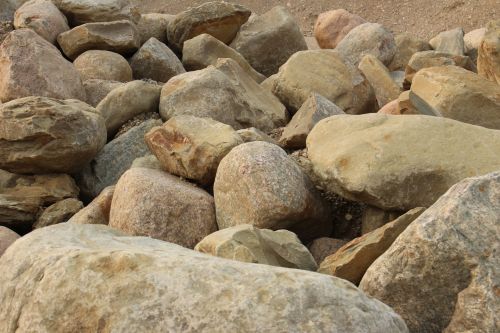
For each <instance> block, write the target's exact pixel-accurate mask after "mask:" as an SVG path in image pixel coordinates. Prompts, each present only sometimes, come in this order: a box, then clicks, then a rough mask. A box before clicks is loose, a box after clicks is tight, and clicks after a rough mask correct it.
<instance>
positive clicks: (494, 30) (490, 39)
mask: <svg viewBox="0 0 500 333" xmlns="http://www.w3.org/2000/svg"><path fill="white" fill-rule="evenodd" d="M477 67H478V72H479V75H481V76H484V77H485V78H487V79H488V80H490V81H493V82H496V83H498V84H500V20H496V21H491V22H490V23H488V25H487V26H486V32H485V35H484V38H483V39H482V42H481V45H480V46H479V50H478V59H477Z"/></svg>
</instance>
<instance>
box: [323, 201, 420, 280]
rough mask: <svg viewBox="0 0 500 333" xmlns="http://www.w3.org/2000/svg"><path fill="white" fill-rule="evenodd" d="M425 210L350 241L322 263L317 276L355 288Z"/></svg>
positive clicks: (416, 211)
mask: <svg viewBox="0 0 500 333" xmlns="http://www.w3.org/2000/svg"><path fill="white" fill-rule="evenodd" d="M424 210H425V208H414V209H412V210H410V211H409V212H408V213H406V214H404V215H402V216H401V217H399V218H397V219H396V220H394V221H392V222H390V223H387V224H386V225H384V226H383V227H380V228H378V229H376V230H374V231H372V232H369V233H367V234H364V235H363V236H361V237H359V238H356V239H353V240H352V241H350V242H349V243H347V244H346V245H344V246H342V247H341V248H340V249H339V250H338V251H337V252H335V253H334V254H332V255H330V256H328V257H327V258H326V259H325V260H324V261H323V262H322V263H321V265H320V267H319V269H318V272H320V273H323V274H329V275H333V276H336V277H339V278H342V279H345V280H348V281H350V282H352V283H354V284H356V285H358V284H359V282H360V281H361V279H362V278H363V275H364V274H365V272H366V270H367V269H368V267H370V265H371V264H373V262H374V261H375V260H376V259H377V258H378V257H380V256H381V255H382V254H383V253H384V252H385V251H387V249H388V248H389V247H390V246H391V244H392V243H393V242H394V241H395V240H396V238H397V237H398V236H399V235H400V234H401V233H402V232H403V231H404V230H405V229H406V228H407V227H408V226H409V225H410V223H412V222H413V221H414V220H415V219H416V218H417V217H419V216H420V214H422V213H423V212H424Z"/></svg>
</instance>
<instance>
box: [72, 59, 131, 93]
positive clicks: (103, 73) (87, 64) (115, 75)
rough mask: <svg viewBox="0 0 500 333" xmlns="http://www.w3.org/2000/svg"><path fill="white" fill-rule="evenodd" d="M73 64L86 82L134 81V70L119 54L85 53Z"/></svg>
mask: <svg viewBox="0 0 500 333" xmlns="http://www.w3.org/2000/svg"><path fill="white" fill-rule="evenodd" d="M73 64H74V65H75V68H76V70H77V71H78V72H79V73H80V76H81V77H82V80H84V81H86V80H91V79H99V80H108V81H118V82H128V81H132V68H130V65H129V64H128V61H127V60H126V59H125V58H124V57H123V56H121V55H119V54H118V53H114V52H109V51H101V50H90V51H85V52H84V53H82V54H81V55H79V56H78V58H76V59H75V61H74V62H73ZM87 98H88V96H87Z"/></svg>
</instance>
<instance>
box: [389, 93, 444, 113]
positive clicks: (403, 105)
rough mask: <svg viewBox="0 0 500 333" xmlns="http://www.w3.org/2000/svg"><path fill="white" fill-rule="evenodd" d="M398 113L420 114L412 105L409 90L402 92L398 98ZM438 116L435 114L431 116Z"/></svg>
mask: <svg viewBox="0 0 500 333" xmlns="http://www.w3.org/2000/svg"><path fill="white" fill-rule="evenodd" d="M398 113H399V114H403V115H404V114H421V113H420V112H419V110H418V109H417V108H416V107H415V106H414V105H413V103H412V102H411V98H410V90H406V91H403V92H402V93H401V94H400V95H399V97H398ZM432 115H434V116H438V115H437V114H434V113H433V114H432Z"/></svg>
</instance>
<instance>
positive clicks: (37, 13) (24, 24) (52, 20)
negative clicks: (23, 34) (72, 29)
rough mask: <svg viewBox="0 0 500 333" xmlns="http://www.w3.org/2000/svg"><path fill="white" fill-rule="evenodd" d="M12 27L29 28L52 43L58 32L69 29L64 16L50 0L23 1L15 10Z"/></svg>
mask: <svg viewBox="0 0 500 333" xmlns="http://www.w3.org/2000/svg"><path fill="white" fill-rule="evenodd" d="M14 27H15V28H16V29H22V28H27V29H31V30H33V31H34V32H36V33H37V34H38V35H40V36H41V37H43V38H44V39H46V40H47V41H48V42H50V43H52V44H55V42H56V40H57V36H58V35H59V34H61V33H63V32H65V31H68V30H69V26H68V21H67V20H66V17H65V16H64V15H63V14H62V13H61V12H60V11H59V9H57V7H56V6H54V4H53V3H52V2H51V1H50V0H30V1H28V2H25V3H24V4H23V5H22V6H21V7H19V9H18V10H16V13H15V15H14Z"/></svg>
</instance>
